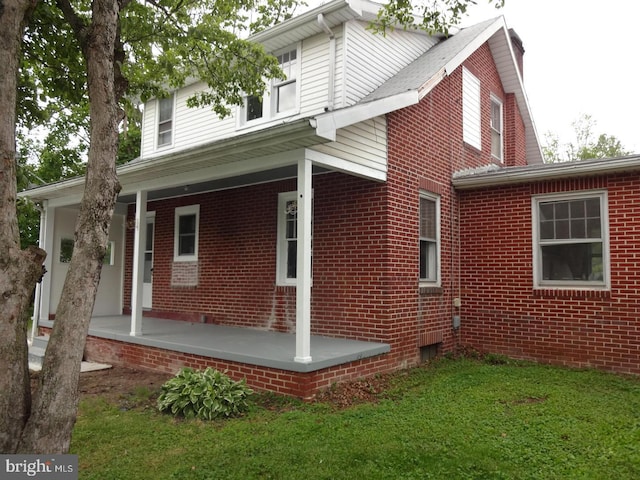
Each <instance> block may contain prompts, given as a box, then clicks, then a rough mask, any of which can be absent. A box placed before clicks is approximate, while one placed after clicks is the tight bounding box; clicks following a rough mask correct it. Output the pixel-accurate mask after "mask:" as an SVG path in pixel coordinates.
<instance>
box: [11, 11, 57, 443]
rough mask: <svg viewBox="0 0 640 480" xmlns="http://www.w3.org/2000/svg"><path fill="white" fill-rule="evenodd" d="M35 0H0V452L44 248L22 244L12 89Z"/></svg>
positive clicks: (25, 394) (15, 400) (18, 426)
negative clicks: (32, 295)
mask: <svg viewBox="0 0 640 480" xmlns="http://www.w3.org/2000/svg"><path fill="white" fill-rule="evenodd" d="M34 4H35V2H31V1H28V0H0V92H2V95H0V112H2V113H0V162H1V170H0V452H2V453H13V452H14V451H15V450H16V444H17V439H18V438H19V436H20V432H21V431H22V429H23V427H24V425H25V422H26V421H27V418H28V416H29V413H30V411H31V391H30V381H29V365H28V355H27V335H26V332H27V325H26V311H27V309H28V307H29V303H30V299H31V294H32V292H33V289H34V287H35V284H36V282H37V281H38V279H39V278H40V277H41V275H42V263H43V262H44V258H45V255H46V254H45V252H44V251H43V250H40V249H38V248H31V249H29V250H26V251H22V250H21V249H20V234H19V232H18V219H17V212H16V188H17V187H16V148H15V128H16V92H17V78H18V65H19V61H20V48H21V44H22V36H23V34H24V26H25V19H26V18H27V17H28V14H29V11H30V9H31V8H32V7H33V5H34Z"/></svg>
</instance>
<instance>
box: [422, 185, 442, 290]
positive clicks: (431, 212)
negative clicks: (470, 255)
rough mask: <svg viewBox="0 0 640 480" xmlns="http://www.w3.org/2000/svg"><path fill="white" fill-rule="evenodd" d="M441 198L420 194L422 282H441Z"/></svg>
mask: <svg viewBox="0 0 640 480" xmlns="http://www.w3.org/2000/svg"><path fill="white" fill-rule="evenodd" d="M439 217H440V199H439V197H436V196H432V195H427V194H422V195H420V283H421V284H425V285H439V282H440V221H439Z"/></svg>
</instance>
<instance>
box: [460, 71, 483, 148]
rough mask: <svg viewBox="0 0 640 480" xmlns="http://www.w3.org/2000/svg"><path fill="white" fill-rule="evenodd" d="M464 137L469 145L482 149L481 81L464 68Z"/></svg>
mask: <svg viewBox="0 0 640 480" xmlns="http://www.w3.org/2000/svg"><path fill="white" fill-rule="evenodd" d="M462 135H463V140H464V141H465V142H466V143H468V144H469V145H471V146H473V147H476V148H477V149H479V150H480V149H481V148H482V143H481V134H480V80H478V78H477V77H475V76H474V75H473V74H472V73H471V72H470V71H469V70H467V69H466V68H464V67H463V68H462Z"/></svg>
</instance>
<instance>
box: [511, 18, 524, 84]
mask: <svg viewBox="0 0 640 480" xmlns="http://www.w3.org/2000/svg"><path fill="white" fill-rule="evenodd" d="M509 38H510V39H511V47H512V48H513V53H514V55H515V56H516V63H517V64H518V69H519V70H520V76H521V77H522V78H524V62H523V57H524V46H523V45H522V39H521V38H520V36H519V35H518V34H517V33H516V31H515V30H514V29H513V28H510V29H509Z"/></svg>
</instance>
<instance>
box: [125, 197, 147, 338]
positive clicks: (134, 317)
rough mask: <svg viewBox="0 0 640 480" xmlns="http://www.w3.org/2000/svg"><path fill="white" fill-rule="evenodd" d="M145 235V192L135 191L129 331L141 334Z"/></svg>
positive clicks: (133, 334) (132, 334)
mask: <svg viewBox="0 0 640 480" xmlns="http://www.w3.org/2000/svg"><path fill="white" fill-rule="evenodd" d="M146 236H147V192H146V190H141V191H138V192H137V193H136V226H135V232H134V235H133V265H132V272H133V275H132V277H133V278H132V280H131V332H130V333H129V335H131V336H133V337H135V336H136V335H142V287H143V284H142V283H143V280H144V247H145V242H146Z"/></svg>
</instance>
